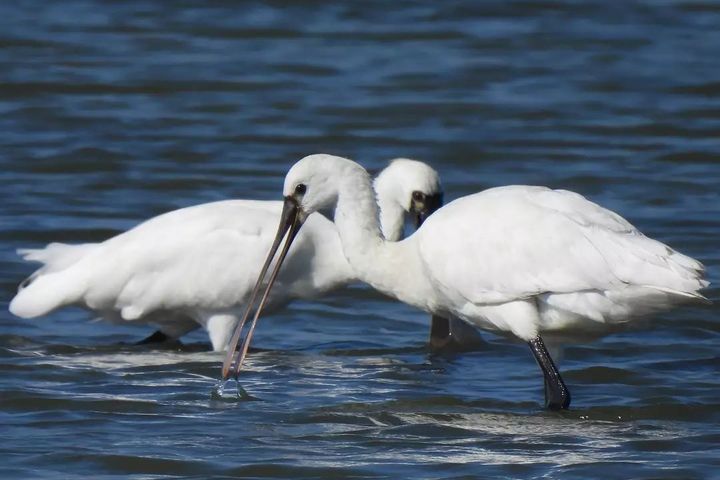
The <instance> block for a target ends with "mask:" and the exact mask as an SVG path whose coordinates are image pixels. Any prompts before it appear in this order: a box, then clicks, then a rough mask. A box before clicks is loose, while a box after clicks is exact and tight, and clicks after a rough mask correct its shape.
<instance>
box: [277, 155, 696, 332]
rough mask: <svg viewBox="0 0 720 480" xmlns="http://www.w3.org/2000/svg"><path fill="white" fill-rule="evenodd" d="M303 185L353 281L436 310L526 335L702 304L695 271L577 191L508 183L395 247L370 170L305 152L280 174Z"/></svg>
mask: <svg viewBox="0 0 720 480" xmlns="http://www.w3.org/2000/svg"><path fill="white" fill-rule="evenodd" d="M299 183H304V184H306V185H307V195H305V197H304V198H303V199H302V202H301V207H302V208H303V210H305V211H307V212H310V211H313V210H315V209H317V208H326V207H328V206H333V205H336V210H335V211H336V214H335V223H336V225H337V226H338V231H339V234H340V238H341V241H342V244H343V251H344V253H345V255H346V256H347V258H348V260H349V262H350V264H351V265H352V267H353V269H354V270H355V271H356V273H357V274H358V276H359V278H360V279H362V280H364V281H366V282H367V283H369V284H371V285H373V286H374V287H375V288H377V289H379V290H381V291H383V292H384V293H386V294H388V295H391V296H394V297H395V298H398V299H400V300H402V301H404V302H406V303H409V304H411V305H414V306H417V307H419V308H422V309H424V310H426V311H429V312H431V313H435V314H439V315H456V316H458V317H460V318H462V319H464V320H466V321H468V322H470V323H472V324H474V325H476V326H479V327H482V328H486V329H492V330H499V331H504V332H511V333H513V334H515V335H517V336H518V337H520V338H522V339H524V340H530V339H531V338H534V337H535V336H537V335H538V333H539V332H541V331H547V330H572V329H575V328H576V329H579V330H583V329H585V328H587V326H588V325H589V324H594V326H597V325H607V324H608V323H615V322H620V321H627V320H630V319H632V318H634V317H636V316H638V315H643V314H647V313H652V312H655V311H658V310H662V309H666V308H669V307H671V306H673V305H674V304H677V303H680V302H682V301H687V300H689V299H702V298H704V297H702V295H701V294H700V293H699V290H700V289H702V288H703V287H705V286H707V284H708V283H707V282H706V281H705V280H703V278H702V277H703V266H702V265H701V264H700V263H699V262H697V261H696V260H693V259H692V258H690V257H687V256H685V255H682V254H680V253H678V252H676V251H674V250H673V249H671V248H670V247H668V246H667V245H664V244H662V243H660V242H658V241H656V240H653V239H650V238H648V237H645V236H644V235H642V233H640V232H639V231H638V230H637V229H635V228H634V227H633V226H632V225H631V224H630V223H628V222H627V221H626V220H624V219H623V218H622V217H620V216H619V215H617V214H615V213H613V212H611V211H609V210H607V209H604V208H602V207H600V206H598V205H596V204H594V203H592V202H590V201H588V200H587V199H585V198H584V197H582V196H581V195H578V194H576V193H572V192H567V191H562V190H550V189H548V188H544V187H531V186H510V187H500V188H495V189H491V190H487V191H484V192H481V193H478V194H475V195H469V196H466V197H463V198H460V199H458V200H455V201H454V202H452V203H450V204H448V205H446V206H445V207H443V208H441V209H440V210H438V211H437V212H436V213H435V214H433V215H432V216H431V217H430V218H429V219H428V220H427V221H426V222H425V223H424V224H423V226H422V227H421V228H420V229H419V230H418V231H417V232H416V233H415V234H414V235H412V236H410V237H409V238H407V239H405V240H404V241H402V242H398V243H396V244H392V243H388V242H383V241H382V239H381V238H379V233H378V229H379V227H378V225H377V221H376V220H375V215H376V206H375V204H374V202H373V201H372V195H371V193H370V186H369V180H368V176H367V173H366V172H365V171H364V169H362V167H360V166H359V165H357V164H356V163H354V162H352V161H350V160H347V159H342V158H338V157H332V156H329V155H311V156H309V157H306V158H304V159H303V160H301V161H299V162H298V163H296V164H295V165H294V166H293V167H292V168H291V169H290V171H289V172H288V175H287V176H286V179H285V187H284V191H285V194H286V195H287V194H288V193H289V192H292V191H293V188H294V187H295V185H297V184H299Z"/></svg>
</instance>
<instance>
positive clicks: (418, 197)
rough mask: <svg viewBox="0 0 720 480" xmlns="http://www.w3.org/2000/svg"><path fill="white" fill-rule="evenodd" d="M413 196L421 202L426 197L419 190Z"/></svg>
mask: <svg viewBox="0 0 720 480" xmlns="http://www.w3.org/2000/svg"><path fill="white" fill-rule="evenodd" d="M412 198H413V200H415V201H416V202H420V201H422V200H423V198H425V195H424V194H423V193H422V192H418V191H417V190H416V191H414V192H413V193H412Z"/></svg>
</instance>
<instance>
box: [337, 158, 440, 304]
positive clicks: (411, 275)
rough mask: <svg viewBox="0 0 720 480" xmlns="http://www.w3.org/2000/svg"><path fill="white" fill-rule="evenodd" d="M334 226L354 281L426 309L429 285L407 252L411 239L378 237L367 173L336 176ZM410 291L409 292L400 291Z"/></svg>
mask: <svg viewBox="0 0 720 480" xmlns="http://www.w3.org/2000/svg"><path fill="white" fill-rule="evenodd" d="M337 180H338V184H339V188H338V200H337V206H336V208H335V224H336V226H337V229H338V233H339V235H340V240H341V242H342V247H343V252H344V254H345V257H346V258H347V260H348V262H349V263H350V265H351V266H352V267H353V270H354V271H355V273H356V275H357V277H358V278H359V279H360V280H362V281H364V282H366V283H368V284H370V285H372V286H373V287H374V288H376V289H377V290H379V291H381V292H383V293H385V294H387V295H390V296H392V297H395V298H397V299H399V300H401V301H403V302H405V303H409V304H411V305H415V306H417V307H419V308H423V309H427V308H428V307H427V304H426V301H427V298H429V296H430V295H429V292H430V291H431V288H430V285H429V283H428V282H427V280H426V279H425V275H424V274H423V272H422V271H421V269H422V267H421V262H419V261H418V259H415V258H409V257H413V256H415V249H412V248H407V247H409V246H410V245H409V243H411V242H413V241H414V239H413V238H412V237H410V238H409V239H407V240H404V241H402V242H391V241H386V240H385V239H384V238H383V236H382V234H381V233H380V224H379V220H378V207H377V203H376V200H375V197H374V194H373V190H372V187H371V184H370V177H369V175H368V174H367V172H366V171H365V170H364V169H363V168H361V167H359V166H358V168H357V169H350V170H349V171H345V172H343V175H342V176H338V179H337ZM404 287H412V288H404Z"/></svg>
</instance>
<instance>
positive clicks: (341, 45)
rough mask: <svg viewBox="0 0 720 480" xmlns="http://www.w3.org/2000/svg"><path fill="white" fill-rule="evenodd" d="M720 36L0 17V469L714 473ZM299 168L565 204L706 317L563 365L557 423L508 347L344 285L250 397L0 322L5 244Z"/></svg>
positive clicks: (247, 194) (249, 193) (93, 10)
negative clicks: (610, 220)
mask: <svg viewBox="0 0 720 480" xmlns="http://www.w3.org/2000/svg"><path fill="white" fill-rule="evenodd" d="M718 25H720V6H719V5H718V4H717V3H716V2H711V1H704V0H698V1H692V2H691V1H671V0H665V1H661V0H658V1H638V2H623V3H620V2H616V3H608V2H594V1H588V2H575V1H572V0H558V1H530V2H527V1H497V2H494V1H489V2H466V1H448V2H442V3H438V4H434V5H428V4H422V3H420V2H410V1H400V2H394V3H391V4H390V3H385V2H362V3H350V2H347V3H338V2H335V3H327V2H315V1H309V0H306V1H301V2H293V4H292V6H286V5H283V3H282V2H266V3H262V2H244V3H242V4H236V3H235V2H226V1H211V2H189V1H184V2H172V3H167V2H160V1H145V2H130V3H126V2H99V1H91V0H88V1H67V2H40V1H38V0H28V1H19V2H6V3H4V4H3V5H2V6H0V27H1V28H0V145H1V146H2V150H1V151H2V156H0V167H2V168H0V178H2V182H3V183H2V184H3V188H2V189H0V204H2V206H3V207H2V210H0V226H1V228H0V264H1V267H2V268H1V269H0V272H2V273H0V287H1V288H2V295H1V296H0V298H2V305H1V306H2V309H1V312H0V370H1V373H2V375H0V388H1V390H2V395H1V396H0V416H1V422H0V423H1V424H2V433H3V438H4V440H5V441H4V442H3V443H2V445H1V446H0V455H1V456H2V458H3V462H2V466H0V473H1V474H2V477H4V478H72V477H80V476H82V477H90V478H175V477H182V478H209V477H214V478H230V477H247V478H288V477H292V478H393V479H394V478H418V479H422V478H428V479H430V478H432V479H435V478H486V479H487V478H513V477H516V478H598V479H600V478H602V479H607V478H654V479H657V478H664V479H669V478H678V479H694V478H698V479H704V478H718V474H717V471H718V467H720V460H719V459H720V448H719V447H718V445H720V423H719V422H720V401H719V400H718V399H719V398H720V395H719V394H720V389H719V388H718V374H719V373H720V371H719V370H720V354H719V353H718V343H719V340H720V323H719V322H720V320H719V319H720V310H719V309H718V308H719V307H718V306H717V305H718V303H717V300H720V295H718V289H717V285H718V284H720V275H719V274H718V271H719V268H720V241H719V240H718V238H719V234H720V195H719V194H718V189H719V187H720V163H718V160H719V158H720V157H719V153H720V62H719V61H718V56H717V52H718V48H719V47H720V29H718V28H717V26H718ZM316 152H327V153H334V154H340V155H344V156H348V157H351V158H354V159H356V160H358V161H360V162H362V163H363V164H364V165H366V166H367V167H369V168H370V169H372V170H375V171H376V170H379V169H380V168H382V167H383V166H384V165H385V163H386V161H387V159H389V158H392V157H396V156H408V157H414V158H419V159H423V160H426V161H428V162H430V163H431V164H433V165H434V166H435V167H436V168H437V169H438V170H439V171H440V173H441V175H442V178H443V182H444V185H445V189H446V197H447V198H449V199H452V198H455V197H457V196H460V195H463V194H466V193H469V192H474V191H477V190H479V189H483V188H487V187H491V186H495V185H504V184H542V185H548V186H551V187H558V188H566V189H570V190H575V191H577V192H580V193H582V194H583V195H586V196H587V197H589V198H591V199H592V200H594V201H597V202H599V203H601V204H603V205H605V206H607V207H609V208H612V209H614V210H616V211H618V212H619V213H621V214H622V215H624V216H625V217H627V218H628V219H629V220H630V221H632V222H633V223H634V224H636V225H637V226H638V227H640V228H641V229H642V230H643V231H644V232H646V233H647V234H648V235H651V236H654V237H656V238H658V239H660V240H662V241H664V242H667V243H669V244H670V245H672V246H673V247H675V248H677V249H679V250H681V251H682V252H684V253H687V254H689V255H692V256H694V257H696V258H698V259H700V260H701V261H703V262H704V263H705V264H706V265H707V267H708V275H709V278H710V280H711V281H713V283H714V285H715V286H713V287H711V288H710V289H709V290H708V291H707V295H708V296H709V297H710V298H713V299H715V300H716V304H715V306H712V307H707V308H685V309H680V310H676V311H673V312H669V313H667V314H664V315H661V316H658V317H656V318H653V319H651V321H650V322H649V324H648V326H647V327H646V328H644V329H639V330H634V331H624V332H618V333H616V334H613V335H611V336H608V337H606V338H604V339H602V340H599V341H596V342H593V343H587V344H579V345H572V346H569V347H568V348H567V349H566V351H565V354H564V358H563V361H562V370H563V372H564V374H565V379H566V381H567V382H568V383H569V385H570V387H571V389H572V392H573V400H574V403H573V409H572V410H570V411H568V412H563V413H549V412H545V411H544V410H543V409H542V390H541V377H540V375H539V371H538V368H537V366H536V365H535V363H534V360H533V358H532V356H531V354H530V352H529V351H528V349H527V348H526V347H525V346H524V345H521V344H519V343H513V342H510V341H508V340H505V339H499V338H494V337H491V336H487V338H488V345H487V346H486V347H485V348H482V349H480V350H478V351H474V352H469V353H465V354H462V355H456V356H440V357H438V356H431V355H429V354H428V353H427V351H426V350H425V348H424V344H425V341H426V335H427V324H428V321H427V318H426V316H425V315H423V314H421V313H419V312H416V311H414V310H413V309H411V308H409V307H405V306H403V305H399V304H397V303H393V302H390V301H388V300H386V299H384V298H382V297H380V296H378V295H376V294H374V293H373V292H371V291H370V290H369V289H367V288H364V287H354V288H352V289H349V290H347V291H344V292H340V293H338V294H336V295H333V296H330V297H328V298H327V299H325V301H324V302H314V303H313V302H299V303H296V304H295V305H293V306H292V307H291V308H289V309H287V310H285V311H283V312H281V313H278V314H276V315H273V316H270V317H267V318H265V319H263V320H262V323H261V324H260V326H259V327H258V331H257V336H256V341H255V345H256V346H258V347H262V348H263V351H261V352H258V353H256V354H253V355H252V356H251V357H250V359H249V362H248V365H247V370H246V372H245V374H244V376H243V386H244V387H245V389H246V390H247V391H248V393H249V394H250V395H251V396H252V397H253V400H245V401H232V400H218V399H214V398H212V396H211V390H212V388H213V386H214V384H215V381H216V378H217V377H218V374H219V367H220V361H221V356H220V355H219V354H215V353H212V352H209V351H208V342H207V339H206V338H205V337H204V336H203V335H202V334H200V333H196V334H192V335H190V336H188V337H187V338H186V339H185V340H184V346H183V347H182V348H165V349H151V348H147V347H137V346H133V345H132V343H133V342H135V341H137V340H139V339H141V338H143V337H144V336H146V335H147V334H149V333H150V332H149V331H148V330H146V329H143V328H140V327H132V326H115V325H107V324H103V323H90V322H89V321H88V320H89V319H90V317H89V316H88V314H86V313H85V312H82V311H80V310H73V309H68V310H64V311H60V312H57V313H55V314H52V315H50V316H48V317H47V318H43V319H37V320H32V321H26V320H21V319H17V318H14V317H13V316H11V315H10V314H9V313H8V312H7V308H6V307H7V302H8V301H9V300H10V298H12V295H13V293H14V291H15V288H16V286H17V284H18V283H19V281H21V280H22V279H23V278H24V277H25V276H26V275H27V274H29V273H30V272H31V270H32V267H31V266H30V265H27V264H23V263H22V262H21V261H20V260H19V258H18V257H17V256H16V255H15V253H14V251H15V249H16V248H19V247H37V246H41V245H43V244H45V243H47V242H50V241H63V242H87V241H100V240H103V239H105V238H108V237H109V236H112V235H114V234H116V233H118V232H121V231H123V230H125V229H127V228H129V227H131V226H133V225H135V224H136V223H137V222H139V221H140V220H142V219H145V218H148V217H150V216H153V215H156V214H159V213H161V212H165V211H168V210H171V209H174V208H178V207H182V206H187V205H192V204H196V203H202V202H207V201H213V200H219V199H224V198H261V199H276V198H278V197H279V195H280V191H281V185H282V177H283V175H284V173H285V171H286V170H287V168H288V167H289V166H290V165H291V164H292V163H293V162H294V161H295V160H297V159H299V158H300V157H302V156H304V155H306V154H309V153H316Z"/></svg>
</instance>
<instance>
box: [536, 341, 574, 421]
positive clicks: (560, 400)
mask: <svg viewBox="0 0 720 480" xmlns="http://www.w3.org/2000/svg"><path fill="white" fill-rule="evenodd" d="M528 345H530V350H532V352H533V355H535V360H537V363H538V365H539V366H540V369H541V370H542V372H543V376H544V377H545V406H546V407H547V408H549V409H550V410H567V408H568V407H569V406H570V390H568V388H567V387H566V386H565V382H563V379H562V377H561V376H560V372H558V369H557V367H556V366H555V363H554V362H553V360H552V358H551V357H550V353H548V351H547V348H545V344H544V343H543V341H542V338H540V335H538V336H537V337H535V338H533V339H532V340H530V341H529V342H528Z"/></svg>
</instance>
